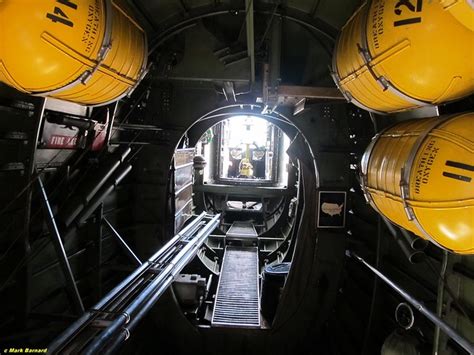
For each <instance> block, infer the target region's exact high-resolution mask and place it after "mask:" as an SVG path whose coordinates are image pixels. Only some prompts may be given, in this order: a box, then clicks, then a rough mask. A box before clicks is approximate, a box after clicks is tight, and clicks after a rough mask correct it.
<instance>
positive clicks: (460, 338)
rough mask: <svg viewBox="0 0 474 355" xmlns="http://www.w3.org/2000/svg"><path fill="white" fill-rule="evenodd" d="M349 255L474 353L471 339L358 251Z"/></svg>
mask: <svg viewBox="0 0 474 355" xmlns="http://www.w3.org/2000/svg"><path fill="white" fill-rule="evenodd" d="M348 253H349V256H352V257H353V258H354V259H356V260H357V261H359V262H360V263H362V264H363V265H364V266H365V267H367V268H368V269H369V270H370V271H372V272H373V273H374V274H375V275H377V276H378V277H379V278H380V279H381V280H383V281H384V282H385V283H386V284H387V285H389V286H390V287H391V288H393V289H394V290H395V291H396V292H397V293H398V294H399V295H400V296H402V297H403V298H404V299H405V300H406V301H408V302H409V303H410V304H411V305H412V306H413V307H415V308H416V309H417V310H418V311H419V312H420V313H422V314H423V315H424V316H425V317H426V318H428V319H429V320H430V321H431V322H433V324H434V325H435V326H437V327H439V329H441V330H442V331H443V332H444V333H445V334H446V335H448V336H449V337H450V338H451V339H453V340H454V341H455V342H456V343H458V344H459V345H460V346H461V347H462V348H463V349H464V350H466V351H467V352H468V353H469V354H474V345H473V344H472V343H471V342H469V340H467V339H465V338H464V337H463V336H461V335H460V334H459V333H458V332H457V331H456V329H454V328H452V327H451V326H450V325H449V324H447V323H446V322H444V321H443V320H442V319H440V318H439V317H438V316H436V315H435V314H434V313H433V312H431V311H430V310H429V309H427V308H426V306H425V305H424V304H423V303H422V302H420V301H418V300H417V299H416V298H414V297H413V296H412V295H410V294H409V293H408V292H406V291H405V290H403V289H402V288H401V287H400V286H398V285H397V284H396V283H395V282H393V281H392V280H390V279H389V278H388V277H387V276H385V275H384V274H382V273H381V272H380V271H379V270H377V269H376V268H375V267H373V266H372V265H370V264H369V263H368V262H366V261H365V260H364V259H362V258H361V257H360V256H358V255H357V254H356V253H354V252H352V251H349V252H348Z"/></svg>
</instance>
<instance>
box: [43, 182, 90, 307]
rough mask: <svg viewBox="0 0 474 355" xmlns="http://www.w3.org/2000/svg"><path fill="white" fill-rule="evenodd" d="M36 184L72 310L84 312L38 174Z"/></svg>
mask: <svg viewBox="0 0 474 355" xmlns="http://www.w3.org/2000/svg"><path fill="white" fill-rule="evenodd" d="M38 186H39V190H40V193H41V203H42V205H43V208H44V210H45V212H46V213H45V214H46V222H47V224H48V228H49V234H50V236H51V241H52V243H53V245H54V248H55V249H56V253H57V255H58V259H59V263H60V265H61V269H62V271H63V273H64V277H65V279H66V285H67V288H66V289H67V290H68V293H69V294H70V297H71V300H72V302H73V306H74V310H75V311H76V312H77V313H78V314H82V313H84V305H83V304H82V299H81V296H80V294H79V290H78V289H77V286H76V281H75V279H74V275H73V273H72V270H71V265H69V261H68V258H67V255H66V251H65V250H64V245H63V242H62V240H61V235H60V234H59V230H58V226H57V225H56V220H55V219H54V215H53V211H52V209H51V205H50V204H49V201H48V195H47V194H46V191H45V189H44V186H43V181H41V178H40V177H39V176H38Z"/></svg>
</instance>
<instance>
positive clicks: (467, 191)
mask: <svg viewBox="0 0 474 355" xmlns="http://www.w3.org/2000/svg"><path fill="white" fill-rule="evenodd" d="M361 186H362V189H363V191H364V193H365V196H366V198H367V200H368V201H369V202H370V204H371V205H372V207H374V208H375V209H376V210H377V211H378V212H379V213H381V214H382V215H384V216H385V217H386V218H388V219H390V220H391V221H392V222H394V223H396V224H398V225H399V226H401V227H403V228H405V229H407V230H410V231H412V232H413V233H415V234H416V235H418V236H420V237H422V238H425V239H428V240H430V241H432V242H433V243H435V244H437V245H438V246H441V247H443V248H445V249H448V250H450V251H453V252H456V253H460V254H474V113H464V114H457V115H452V116H448V117H436V118H428V119H416V120H409V121H404V122H401V123H398V124H396V125H394V126H393V127H390V128H388V129H387V130H385V131H384V132H382V133H381V134H379V135H377V136H376V137H375V138H374V139H373V140H372V142H371V144H370V145H369V147H368V148H367V150H366V152H365V153H364V155H363V157H362V161H361Z"/></svg>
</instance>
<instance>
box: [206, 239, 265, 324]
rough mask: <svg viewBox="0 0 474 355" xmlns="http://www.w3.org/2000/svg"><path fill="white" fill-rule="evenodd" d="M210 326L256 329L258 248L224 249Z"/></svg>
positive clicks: (228, 247) (258, 314)
mask: <svg viewBox="0 0 474 355" xmlns="http://www.w3.org/2000/svg"><path fill="white" fill-rule="evenodd" d="M212 325H213V326H226V327H252V328H259V327H260V310H259V290H258V248H256V247H232V246H227V247H226V249H225V254H224V261H223V264H222V269H221V276H220V279H219V285H218V288H217V296H216V300H215V305H214V313H213V315H212Z"/></svg>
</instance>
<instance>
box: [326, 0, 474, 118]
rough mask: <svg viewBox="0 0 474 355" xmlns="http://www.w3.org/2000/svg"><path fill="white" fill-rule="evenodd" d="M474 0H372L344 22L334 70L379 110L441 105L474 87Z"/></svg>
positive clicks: (350, 90) (353, 96)
mask: <svg viewBox="0 0 474 355" xmlns="http://www.w3.org/2000/svg"><path fill="white" fill-rule="evenodd" d="M473 21H474V6H473V5H472V0H457V1H456V0H433V1H427V0H371V1H367V2H366V3H365V4H364V5H363V6H361V7H360V8H359V10H358V11H357V12H356V13H355V14H354V15H353V16H352V17H351V18H350V19H349V21H348V22H347V23H346V25H345V26H344V27H343V28H342V31H341V33H340V36H339V38H338V41H337V44H336V48H335V53H334V56H333V65H332V66H333V70H332V71H333V72H332V75H333V78H334V80H335V82H336V84H337V86H338V87H339V89H340V90H341V92H342V93H343V94H344V95H345V96H346V98H347V99H348V100H349V101H351V102H352V103H354V104H355V105H357V106H359V107H361V108H363V109H366V110H370V111H372V112H376V113H389V112H396V111H403V110H407V109H412V108H416V107H422V106H426V105H437V104H440V103H443V102H447V101H452V100H455V99H459V98H462V97H464V96H467V95H470V94H472V93H473V92H474V65H473V63H474V32H473V29H472V28H473V27H474V24H473Z"/></svg>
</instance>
